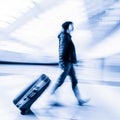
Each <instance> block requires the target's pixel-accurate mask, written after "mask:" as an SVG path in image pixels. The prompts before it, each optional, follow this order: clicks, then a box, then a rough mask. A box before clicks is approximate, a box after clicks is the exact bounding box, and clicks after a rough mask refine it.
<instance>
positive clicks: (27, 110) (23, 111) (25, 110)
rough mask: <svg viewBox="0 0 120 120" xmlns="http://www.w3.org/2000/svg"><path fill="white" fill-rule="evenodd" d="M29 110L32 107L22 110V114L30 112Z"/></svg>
mask: <svg viewBox="0 0 120 120" xmlns="http://www.w3.org/2000/svg"><path fill="white" fill-rule="evenodd" d="M29 111H30V109H23V110H21V114H22V115H25V114H27V113H29Z"/></svg>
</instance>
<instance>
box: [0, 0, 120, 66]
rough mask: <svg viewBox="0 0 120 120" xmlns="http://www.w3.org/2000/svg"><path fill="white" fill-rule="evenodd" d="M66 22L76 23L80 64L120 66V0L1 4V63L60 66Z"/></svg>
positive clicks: (7, 1) (19, 0)
mask: <svg viewBox="0 0 120 120" xmlns="http://www.w3.org/2000/svg"><path fill="white" fill-rule="evenodd" d="M66 20H71V21H73V22H74V26H75V30H74V32H73V34H72V36H73V41H74V42H75V45H76V51H77V56H78V61H81V60H86V59H101V58H102V59H106V60H107V63H108V62H110V64H114V65H117V66H120V62H119V61H120V37H119V36H120V33H119V32H120V29H119V28H120V0H92V1H91V0H74V1H73V0H61V1H56V0H50V1H48V0H25V1H23V0H4V1H0V62H1V63H4V62H25V63H31V62H32V63H57V62H58V38H57V35H58V34H59V32H60V30H61V24H62V23H63V22H64V21H66Z"/></svg>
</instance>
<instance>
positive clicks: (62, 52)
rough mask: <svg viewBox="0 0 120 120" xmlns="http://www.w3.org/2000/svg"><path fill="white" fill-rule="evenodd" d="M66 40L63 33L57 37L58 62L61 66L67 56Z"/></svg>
mask: <svg viewBox="0 0 120 120" xmlns="http://www.w3.org/2000/svg"><path fill="white" fill-rule="evenodd" d="M67 48H68V40H67V36H66V35H65V34H61V35H60V38H59V64H60V65H61V66H64V65H65V62H66V57H67V54H68V52H67V50H68V49H67Z"/></svg>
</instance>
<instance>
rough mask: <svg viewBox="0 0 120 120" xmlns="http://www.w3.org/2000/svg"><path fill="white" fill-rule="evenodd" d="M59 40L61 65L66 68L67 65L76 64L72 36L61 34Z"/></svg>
mask: <svg viewBox="0 0 120 120" xmlns="http://www.w3.org/2000/svg"><path fill="white" fill-rule="evenodd" d="M58 38H59V64H60V66H65V65H66V64H67V63H76V62H77V59H76V51H75V46H74V44H73V42H72V39H71V35H70V34H68V33H66V32H61V33H60V34H59V35H58Z"/></svg>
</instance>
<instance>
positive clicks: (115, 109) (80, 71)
mask: <svg viewBox="0 0 120 120" xmlns="http://www.w3.org/2000/svg"><path fill="white" fill-rule="evenodd" d="M75 68H76V74H77V77H78V81H79V84H78V85H79V89H80V92H81V96H82V97H83V98H90V99H91V100H90V101H89V103H87V104H86V105H84V106H78V105H77V101H76V99H75V97H74V94H73V92H72V89H71V84H70V81H69V77H68V78H66V81H65V83H64V84H63V86H61V87H60V89H59V90H58V91H57V95H55V96H54V97H56V101H58V102H60V104H61V106H50V105H49V101H50V99H51V97H52V96H51V95H50V91H51V88H52V87H53V85H54V83H55V81H56V80H57V78H58V77H59V74H60V72H61V71H60V69H59V68H58V66H39V65H0V92H1V96H0V119H1V120H120V74H119V72H118V71H111V70H108V69H104V70H101V68H100V67H94V68H93V67H85V66H75ZM42 73H45V74H46V75H48V76H49V77H50V79H51V80H52V82H51V84H50V86H49V87H48V89H46V91H45V92H44V93H43V94H42V95H41V97H39V98H38V99H37V101H36V102H35V103H34V104H33V105H32V107H31V110H32V111H31V113H30V114H28V115H21V114H20V111H19V109H18V108H16V106H15V105H14V104H13V102H12V101H13V99H14V98H15V97H16V95H17V94H18V93H19V92H21V91H22V90H23V89H24V88H25V87H27V86H28V85H29V84H30V83H31V82H33V81H34V80H35V79H37V78H38V77H39V76H40V75H41V74H42Z"/></svg>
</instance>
